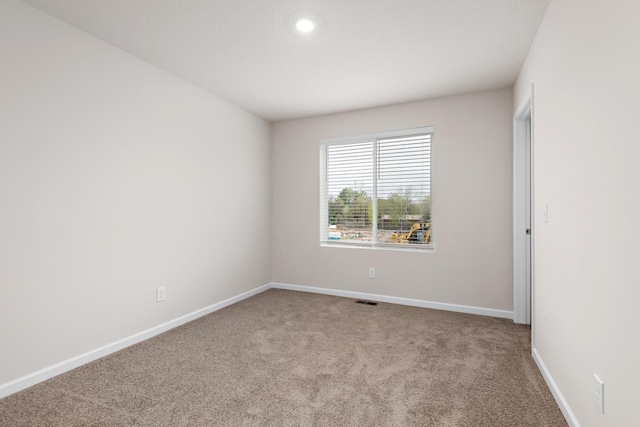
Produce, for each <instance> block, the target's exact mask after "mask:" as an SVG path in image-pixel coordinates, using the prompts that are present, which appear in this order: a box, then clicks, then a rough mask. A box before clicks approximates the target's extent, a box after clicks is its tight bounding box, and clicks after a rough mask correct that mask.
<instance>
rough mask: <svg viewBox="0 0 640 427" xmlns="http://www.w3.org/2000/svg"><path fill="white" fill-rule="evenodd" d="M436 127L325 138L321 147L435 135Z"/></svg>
mask: <svg viewBox="0 0 640 427" xmlns="http://www.w3.org/2000/svg"><path fill="white" fill-rule="evenodd" d="M434 131H435V127H434V126H422V127H418V128H409V129H398V130H388V131H381V132H373V133H364V134H360V135H349V136H338V137H334V138H325V139H321V140H320V144H321V145H341V144H353V143H357V142H368V141H373V140H375V139H385V138H394V137H399V136H410V135H419V134H423V133H434Z"/></svg>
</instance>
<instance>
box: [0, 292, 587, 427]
mask: <svg viewBox="0 0 640 427" xmlns="http://www.w3.org/2000/svg"><path fill="white" fill-rule="evenodd" d="M270 288H276V289H288V290H292V291H302V292H312V293H317V294H325V295H334V296H340V297H346V298H357V299H366V300H371V301H380V302H387V303H391V304H400V305H408V306H413V307H423V308H433V309H436V310H446V311H455V312H460V313H469V314H479V315H482V316H492V317H500V318H504V319H513V312H512V311H506V310H495V309H491V308H482V307H472V306H466V305H458V304H447V303H439V302H431V301H423V300H416V299H410V298H400V297H391V296H386V295H377V294H368V293H362V292H351V291H340V290H336V289H326V288H315V287H310V286H299V285H290V284H285V283H268V284H266V285H263V286H260V287H257V288H255V289H253V290H251V291H248V292H245V293H243V294H240V295H236V296H234V297H231V298H229V299H226V300H224V301H220V302H219V303H216V304H213V305H210V306H208V307H205V308H202V309H200V310H197V311H194V312H192V313H189V314H186V315H184V316H181V317H178V318H177V319H174V320H171V321H169V322H166V323H163V324H161V325H158V326H154V327H153V328H150V329H147V330H146V331H142V332H139V333H137V334H134V335H131V336H129V337H126V338H123V339H121V340H118V341H116V342H113V343H111V344H107V345H105V346H102V347H100V348H97V349H95V350H91V351H88V352H86V353H83V354H80V355H78V356H75V357H72V358H70V359H67V360H64V361H62V362H60V363H56V364H55V365H52V366H49V367H46V368H44V369H41V370H39V371H36V372H33V373H31V374H28V375H25V376H23V377H20V378H17V379H15V380H13V381H9V382H7V383H4V384H0V399H1V398H3V397H6V396H9V395H11V394H13V393H17V392H18V391H20V390H24V389H26V388H28V387H31V386H33V385H36V384H38V383H41V382H43V381H46V380H48V379H50V378H53V377H55V376H57V375H60V374H62V373H64V372H67V371H70V370H71V369H75V368H77V367H79V366H82V365H84V364H87V363H89V362H92V361H94V360H97V359H100V358H101V357H105V356H107V355H109V354H111V353H115V352H116V351H119V350H122V349H124V348H126V347H129V346H131V345H133V344H137V343H139V342H142V341H144V340H147V339H149V338H152V337H154V336H156V335H159V334H161V333H163V332H166V331H168V330H170V329H173V328H175V327H177V326H180V325H184V324H185V323H187V322H190V321H192V320H195V319H197V318H199V317H202V316H205V315H207V314H210V313H213V312H214V311H217V310H220V309H222V308H224V307H227V306H229V305H231V304H235V303H236V302H239V301H242V300H243V299H246V298H249V297H251V296H253V295H256V294H259V293H260V292H264V291H266V290H267V289H270ZM545 379H546V377H545ZM547 382H548V381H547ZM552 391H553V389H552ZM554 396H555V394H554ZM575 425H576V426H577V425H578V424H575Z"/></svg>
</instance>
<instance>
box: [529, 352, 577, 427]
mask: <svg viewBox="0 0 640 427" xmlns="http://www.w3.org/2000/svg"><path fill="white" fill-rule="evenodd" d="M531 356H533V360H535V362H536V364H537V365H538V369H540V372H541V373H542V377H543V378H544V380H545V381H546V383H547V387H549V390H551V394H552V395H553V398H554V399H555V400H556V403H557V404H558V406H559V407H560V411H561V412H562V415H564V418H565V420H566V421H567V424H569V426H570V427H580V423H579V422H578V419H577V418H576V416H575V415H574V413H573V411H572V410H571V408H570V407H569V404H568V403H567V401H566V400H565V398H564V396H563V395H562V392H561V391H560V388H559V387H558V385H557V384H556V382H555V381H554V380H553V377H552V376H551V372H549V370H548V369H547V365H545V364H544V362H543V361H542V357H541V356H540V353H538V350H536V349H535V348H534V349H533V350H532V351H531Z"/></svg>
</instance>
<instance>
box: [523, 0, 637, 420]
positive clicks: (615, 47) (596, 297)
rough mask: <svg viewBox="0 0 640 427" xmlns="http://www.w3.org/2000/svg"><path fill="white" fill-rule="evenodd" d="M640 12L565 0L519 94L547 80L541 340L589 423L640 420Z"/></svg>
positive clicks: (543, 92)
mask: <svg viewBox="0 0 640 427" xmlns="http://www.w3.org/2000/svg"><path fill="white" fill-rule="evenodd" d="M638 18H640V2H638V1H636V0H624V1H623V0H617V1H610V2H606V3H605V2H602V1H595V0H587V1H585V0H553V1H552V2H551V4H550V6H549V8H548V10H547V13H546V16H545V18H544V20H543V23H542V25H541V27H540V29H539V32H538V34H537V36H536V38H535V41H534V44H533V46H532V48H531V51H530V52H529V55H528V57H527V61H526V63H525V65H524V67H523V69H522V72H521V74H520V76H519V78H518V81H517V84H516V86H515V94H514V100H515V102H514V104H515V105H516V106H517V105H518V104H519V103H520V101H521V100H522V99H523V97H524V95H525V92H526V90H527V89H528V87H529V86H530V85H531V83H534V85H535V88H534V139H535V141H534V174H535V190H534V191H535V194H534V202H535V215H534V216H535V224H534V226H535V257H536V264H535V288H536V291H535V310H534V315H535V347H536V350H537V352H538V353H539V354H540V356H541V359H542V360H543V362H544V364H545V365H546V366H547V368H548V369H549V371H550V373H551V376H552V377H553V379H554V380H555V382H556V383H557V385H558V388H559V390H560V392H561V394H562V395H563V396H564V398H565V399H566V401H567V403H568V406H569V407H570V410H571V411H572V412H573V413H574V415H575V417H576V418H577V421H578V422H579V424H580V425H582V426H583V427H594V426H632V425H640V412H638V402H639V401H640V393H639V392H638V384H639V383H640V362H639V361H640V310H638V302H639V301H640V287H639V285H640V274H639V273H638V271H639V270H638V256H639V255H640V239H639V236H640V199H639V198H638V189H639V188H640V175H639V173H638V170H639V167H638V158H640V143H639V138H638V120H639V118H640V107H639V105H640V104H639V99H640V26H638ZM545 203H548V205H549V223H542V222H541V209H542V206H543V204H545ZM593 374H597V375H598V376H599V377H600V378H601V379H602V380H603V381H604V383H605V414H604V415H602V414H600V413H599V412H598V410H597V408H596V406H595V404H594V403H593V400H594V391H593Z"/></svg>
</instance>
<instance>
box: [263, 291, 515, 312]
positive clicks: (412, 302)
mask: <svg viewBox="0 0 640 427" xmlns="http://www.w3.org/2000/svg"><path fill="white" fill-rule="evenodd" d="M271 287H272V288H275V289H286V290H289V291H300V292H311V293H314V294H323V295H333V296H337V297H346V298H355V299H366V300H371V301H379V302H388V303H391V304H400V305H408V306H411V307H422V308H433V309H435V310H445V311H455V312H458V313H468V314H478V315H481V316H491V317H500V318H503V319H513V312H512V311H507V310H496V309H493V308H483V307H474V306H469V305H459V304H448V303H444V302H433V301H424V300H418V299H410V298H400V297H392V296H387V295H378V294H367V293H364V292H352V291H340V290H338V289H327V288H315V287H311V286H300V285H291V284H287V283H275V282H274V283H271Z"/></svg>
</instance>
